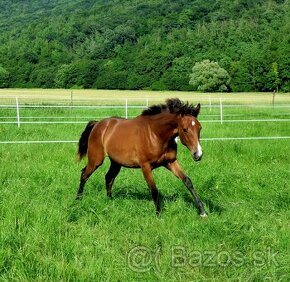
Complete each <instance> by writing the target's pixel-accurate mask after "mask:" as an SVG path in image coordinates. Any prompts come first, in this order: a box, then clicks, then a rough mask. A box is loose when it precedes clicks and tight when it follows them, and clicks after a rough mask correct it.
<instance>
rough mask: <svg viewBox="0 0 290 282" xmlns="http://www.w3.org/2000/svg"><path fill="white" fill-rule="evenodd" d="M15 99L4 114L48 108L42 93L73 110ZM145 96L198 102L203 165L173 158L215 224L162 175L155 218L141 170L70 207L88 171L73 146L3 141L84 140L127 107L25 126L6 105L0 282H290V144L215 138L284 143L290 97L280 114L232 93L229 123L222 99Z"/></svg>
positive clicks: (29, 116)
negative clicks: (16, 105) (18, 104)
mask: <svg viewBox="0 0 290 282" xmlns="http://www.w3.org/2000/svg"><path fill="white" fill-rule="evenodd" d="M13 91H15V92H13ZM13 91H10V92H9V93H7V92H5V93H3V92H0V94H1V95H2V96H3V97H4V95H5V99H4V98H3V99H2V100H1V95H0V101H1V103H2V104H3V103H7V104H9V103H10V102H13V101H14V100H15V98H14V97H15V96H16V95H17V96H19V97H20V99H21V101H22V103H23V105H24V104H25V105H28V104H34V103H36V104H39V102H40V101H41V103H42V104H43V105H52V102H51V101H52V100H51V99H49V98H47V100H45V99H41V100H40V99H39V98H38V97H37V98H36V95H37V96H38V95H44V94H45V95H46V96H51V97H53V99H54V102H53V104H54V105H56V104H63V105H66V104H67V105H70V103H71V101H70V96H71V93H70V92H69V91H66V92H65V94H64V93H61V94H60V93H56V92H54V91H52V92H51V93H48V92H47V93H40V92H41V90H38V92H39V93H38V92H37V91H36V90H35V92H37V93H33V91H30V92H29V91H28V90H27V93H23V91H22V93H16V92H17V91H20V90H13ZM29 93H33V94H29ZM108 93H109V92H106V94H108ZM141 94H142V98H140V101H141V100H142V105H144V104H146V97H149V103H150V104H152V103H155V101H156V102H159V101H162V100H164V98H165V97H169V96H173V97H175V96H180V97H181V98H184V99H188V100H190V101H191V100H192V101H193V102H198V101H199V100H200V101H201V102H202V111H201V115H200V117H199V119H200V120H201V121H202V126H203V129H202V139H203V140H202V142H201V144H202V148H203V152H204V157H203V159H202V161H201V162H199V163H194V162H193V160H192V159H191V157H190V154H189V152H188V151H187V149H186V148H185V147H183V146H182V145H181V144H180V143H179V144H178V159H179V162H180V164H181V165H182V167H183V169H184V171H185V172H186V173H187V174H188V175H189V176H190V178H191V179H192V181H193V183H194V185H195V187H196V190H197V191H198V193H199V195H200V197H201V199H202V200H203V202H204V204H205V207H206V210H207V212H208V215H209V216H208V218H207V219H201V218H199V216H198V214H197V212H196V209H195V207H194V204H193V201H192V199H191V197H190V195H189V194H188V192H187V189H186V188H185V187H184V186H183V184H182V183H181V182H180V181H179V180H178V179H176V178H175V177H174V176H173V175H171V174H170V173H169V172H168V171H167V170H165V169H162V168H160V169H157V170H155V171H154V177H155V180H156V183H157V186H158V188H159V190H160V191H161V193H162V194H163V196H164V209H163V211H162V214H161V217H160V218H157V217H156V215H155V208H154V204H153V202H152V200H151V196H150V194H149V191H148V188H147V185H146V183H145V180H144V179H143V176H142V173H141V171H140V170H132V169H131V170H130V169H122V170H121V173H120V174H119V176H118V177H117V179H116V181H115V184H114V186H113V199H112V200H109V199H107V197H106V193H105V183H104V175H105V173H106V171H107V170H108V166H109V162H108V160H106V161H105V163H104V165H103V166H102V167H101V168H99V169H98V170H97V171H96V172H95V173H94V174H93V175H92V177H91V178H90V180H89V181H88V183H87V185H86V189H85V192H84V197H83V199H82V200H81V201H75V196H76V192H77V188H78V185H79V177H80V170H81V168H83V167H84V165H85V161H82V162H81V163H78V162H76V149H77V143H75V142H70V143H32V144H12V143H5V142H6V141H21V140H26V141H41V140H67V141H77V140H78V138H79V136H80V134H81V132H82V131H83V129H84V126H85V124H86V122H87V121H88V120H89V119H93V118H94V117H101V116H106V115H124V109H119V108H115V109H112V110H110V109H108V108H100V109H96V108H69V107H68V108H44V109H41V108H20V111H21V126H20V128H18V127H17V125H16V123H15V109H9V108H5V107H2V108H0V111H1V114H0V116H1V121H2V122H3V121H11V120H12V121H13V122H14V124H10V123H8V124H6V123H0V142H2V143H0V193H1V197H0V281H265V280H269V281H289V279H290V267H289V265H290V254H289V249H290V243H289V242H290V235H289V234H290V226H289V220H290V208H289V207H290V193H289V190H290V184H289V179H290V154H289V148H290V139H258V140H257V139H253V140H251V139H249V140H242V139H233V140H227V139H225V140H223V139H218V140H213V139H212V138H229V137H234V138H240V137H242V138H244V137H249V138H251V137H275V136H278V137H279V136H280V137H281V136H284V137H285V136H286V137H287V136H288V137H289V136H290V127H289V120H288V119H289V114H290V111H289V104H290V96H289V94H279V95H277V97H276V99H277V100H276V102H277V105H275V106H274V107H272V95H271V94H268V95H264V94H259V93H252V94H245V95H246V97H247V99H245V97H243V96H242V95H243V94H237V95H236V96H230V94H225V95H224V96H222V99H223V101H224V103H225V104H224V108H223V110H224V113H223V114H224V116H223V117H224V120H223V124H221V123H220V108H219V106H218V103H219V97H220V94H213V95H212V106H213V107H212V108H210V107H209V105H208V95H207V94H206V95H204V94H196V95H195V94H192V93H191V95H193V98H191V97H190V98H189V94H187V93H185V94H182V93H178V92H177V93H141ZM21 95H22V96H21ZM29 95H31V96H29ZM73 95H74V99H75V100H74V105H76V103H79V104H82V105H84V104H86V103H87V104H88V105H94V104H97V103H99V100H98V99H96V98H99V99H101V98H102V102H101V104H102V105H103V104H106V103H107V104H118V101H119V100H118V99H120V100H121V101H124V99H125V98H126V97H128V95H129V98H130V99H132V100H131V102H132V101H133V100H134V101H135V102H134V103H135V104H136V105H138V104H139V103H140V105H141V102H140V101H139V97H140V96H138V95H137V93H135V92H134V93H132V92H130V93H124V92H118V93H110V95H111V96H110V95H104V93H100V92H98V93H97V94H94V93H93V92H92V93H89V92H87V93H85V92H84V93H82V92H81V91H80V92H76V93H75V92H74V93H73ZM78 95H79V96H78ZM94 95H96V96H94ZM114 95H124V96H118V98H117V97H116V96H114ZM130 95H131V96H130ZM139 95H140V93H139ZM84 97H87V98H92V99H93V98H95V100H81V98H84ZM114 97H115V98H114ZM133 98H134V99H133ZM78 99H79V100H78ZM7 101H8V102H7ZM132 103H133V102H132ZM236 104H240V105H241V106H235V105H236ZM255 105H256V107H255ZM259 105H263V106H261V107H260V106H259ZM203 106H204V107H203ZM141 110H142V109H141V108H129V115H130V116H131V115H132V116H135V115H137V114H139V113H140V112H141ZM3 117H5V118H3ZM8 117H11V118H10V119H9V118H8ZM247 120H248V121H247ZM253 120H257V121H253ZM273 120H276V121H273ZM36 121H37V122H39V123H25V122H36ZM67 121H70V122H71V123H58V122H67ZM43 122H46V123H43ZM74 122H78V123H74Z"/></svg>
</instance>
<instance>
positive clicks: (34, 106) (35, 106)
mask: <svg viewBox="0 0 290 282" xmlns="http://www.w3.org/2000/svg"><path fill="white" fill-rule="evenodd" d="M0 98H1V97H0ZM10 98H13V97H10ZM42 98H43V97H42ZM50 98H51V97H50ZM22 99H24V98H23V97H22ZM129 99H130V98H125V103H124V104H123V105H73V103H72V101H73V96H72V92H71V95H70V97H67V100H68V101H71V103H70V104H69V105H39V104H23V105H21V104H20V102H19V99H18V97H17V96H16V97H15V102H16V103H15V104H4V105H0V109H12V110H16V118H15V117H14V118H15V120H16V121H15V122H10V121H0V124H17V126H18V127H20V125H21V124H49V123H51V124H79V123H85V122H83V121H51V122H48V121H39V120H38V121H23V119H26V120H27V117H21V116H20V110H21V109H46V108H52V109H53V108H56V109H70V110H71V109H77V108H79V109H123V110H124V113H123V115H121V116H122V117H125V118H128V117H134V116H129V113H128V110H129V109H144V108H146V107H148V105H149V98H148V96H147V97H146V99H144V98H132V99H130V100H132V101H137V100H138V101H139V100H140V101H143V102H145V104H144V105H129V104H128V101H129ZM53 100H55V97H53ZM79 100H95V101H102V100H103V101H107V100H108V101H110V100H114V101H116V99H113V98H98V99H96V98H80V99H79ZM118 100H119V101H120V102H121V101H124V99H117V101H118ZM74 101H76V100H74ZM203 107H204V108H209V111H210V112H211V110H212V108H219V112H220V113H219V115H216V116H219V118H220V119H219V120H203V121H202V122H204V123H218V122H219V123H221V124H223V123H234V122H263V121H264V122H288V121H290V119H286V118H285V119H284V118H283V119H281V118H277V119H269V118H268V119H232V120H228V119H226V120H225V117H228V116H230V115H225V114H224V108H236V107H239V108H240V107H247V108H273V107H275V108H285V109H286V108H290V104H276V105H273V104H270V105H269V104H264V105H263V104H260V105H259V104H255V105H249V104H224V101H223V100H222V98H221V97H220V98H219V103H217V104H212V100H211V96H208V104H205V105H203ZM208 116H210V115H208ZM233 116H234V115H233ZM0 118H10V117H0ZM31 118H32V117H31ZM35 118H36V119H37V118H38V119H39V117H35ZM46 118H47V119H49V118H51V119H55V117H46ZM69 118H72V117H69ZM74 118H75V119H77V118H80V117H74ZM94 118H105V117H94ZM20 119H21V121H20Z"/></svg>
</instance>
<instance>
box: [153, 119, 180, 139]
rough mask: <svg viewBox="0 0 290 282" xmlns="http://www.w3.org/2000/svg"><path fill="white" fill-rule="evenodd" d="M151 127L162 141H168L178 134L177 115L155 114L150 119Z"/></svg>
mask: <svg viewBox="0 0 290 282" xmlns="http://www.w3.org/2000/svg"><path fill="white" fill-rule="evenodd" d="M151 128H152V129H153V131H154V133H155V134H156V135H158V136H159V137H160V138H161V139H162V140H164V142H168V141H170V140H171V139H172V138H175V137H176V136H178V122H177V117H176V115H174V114H169V113H163V114H159V115H156V116H154V118H153V119H152V126H151Z"/></svg>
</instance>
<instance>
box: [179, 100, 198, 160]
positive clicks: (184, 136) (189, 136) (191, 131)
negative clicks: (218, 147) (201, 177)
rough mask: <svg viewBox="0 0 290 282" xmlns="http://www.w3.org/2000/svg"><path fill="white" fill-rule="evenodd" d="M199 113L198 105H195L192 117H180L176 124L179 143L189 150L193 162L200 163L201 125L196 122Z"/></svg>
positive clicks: (187, 115)
mask: <svg viewBox="0 0 290 282" xmlns="http://www.w3.org/2000/svg"><path fill="white" fill-rule="evenodd" d="M199 111H200V104H197V105H196V106H195V107H194V111H193V114H192V115H191V114H190V115H189V114H185V115H181V116H180V120H179V124H178V134H179V138H180V141H181V143H182V144H183V145H185V146H186V147H187V148H188V149H189V151H190V152H191V155H192V157H193V159H194V160H195V161H200V160H201V157H202V149H201V146H200V143H199V138H200V130H201V124H200V122H199V121H198V120H197V116H198V114H199Z"/></svg>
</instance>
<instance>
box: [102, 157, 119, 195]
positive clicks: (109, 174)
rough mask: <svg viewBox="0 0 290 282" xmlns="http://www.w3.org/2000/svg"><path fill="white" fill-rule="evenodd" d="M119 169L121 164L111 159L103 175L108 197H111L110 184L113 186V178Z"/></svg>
mask: <svg viewBox="0 0 290 282" xmlns="http://www.w3.org/2000/svg"><path fill="white" fill-rule="evenodd" d="M120 170H121V166H120V165H119V164H117V163H116V162H114V161H113V160H112V159H111V166H110V169H109V170H108V172H107V174H106V177H105V178H106V189H107V196H108V197H110V198H111V197H112V186H113V183H114V180H115V178H116V177H117V175H118V173H119V172H120Z"/></svg>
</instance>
